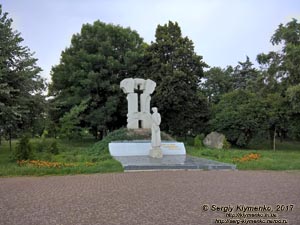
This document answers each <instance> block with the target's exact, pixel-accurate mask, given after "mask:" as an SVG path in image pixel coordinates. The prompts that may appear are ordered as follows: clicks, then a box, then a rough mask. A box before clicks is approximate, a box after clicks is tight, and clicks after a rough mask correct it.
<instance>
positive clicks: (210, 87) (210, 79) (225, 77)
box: [202, 66, 233, 103]
mask: <svg viewBox="0 0 300 225" xmlns="http://www.w3.org/2000/svg"><path fill="white" fill-rule="evenodd" d="M232 73H233V68H232V67H231V66H228V67H227V68H226V69H222V68H220V67H212V68H210V69H209V70H208V71H206V72H205V73H204V79H205V81H204V82H203V84H202V88H203V91H204V93H205V95H206V96H207V97H208V100H209V102H210V103H217V102H219V100H220V98H221V96H222V95H223V94H226V93H228V92H230V91H232V90H233V79H232Z"/></svg>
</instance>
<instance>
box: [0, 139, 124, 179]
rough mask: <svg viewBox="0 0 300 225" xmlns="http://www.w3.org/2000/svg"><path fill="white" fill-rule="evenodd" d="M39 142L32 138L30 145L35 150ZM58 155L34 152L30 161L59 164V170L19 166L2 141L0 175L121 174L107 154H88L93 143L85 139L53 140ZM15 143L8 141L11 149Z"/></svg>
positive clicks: (6, 144) (120, 168)
mask: <svg viewBox="0 0 300 225" xmlns="http://www.w3.org/2000/svg"><path fill="white" fill-rule="evenodd" d="M40 141H41V140H39V139H32V140H31V141H30V143H31V144H32V146H33V147H34V148H36V147H37V146H38V145H39V143H40ZM57 142H58V148H59V154H57V155H55V154H51V153H50V152H47V151H42V152H39V151H37V150H36V151H35V152H34V160H41V161H45V162H49V163H53V162H57V163H61V164H62V165H64V164H65V165H68V164H69V165H71V166H61V167H60V168H48V167H41V168H37V167H36V166H33V165H31V164H29V165H27V166H19V165H18V164H17V162H16V161H15V160H12V159H11V152H10V150H9V145H8V143H7V142H5V141H2V145H1V146H0V176H24V175H25V176H26V175H34V176H42V175H65V174H87V173H106V172H119V171H123V168H122V166H121V164H120V163H119V162H118V161H116V160H114V159H112V158H111V157H109V156H108V155H107V154H104V155H99V154H94V153H93V152H90V148H91V147H92V146H93V145H94V143H95V140H93V139H87V140H80V141H74V140H73V141H66V140H57ZM16 143H17V141H13V142H12V146H13V148H15V146H16Z"/></svg>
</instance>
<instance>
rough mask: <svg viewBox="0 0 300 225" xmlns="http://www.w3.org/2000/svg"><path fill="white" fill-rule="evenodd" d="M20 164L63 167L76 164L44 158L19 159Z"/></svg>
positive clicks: (38, 166) (39, 166)
mask: <svg viewBox="0 0 300 225" xmlns="http://www.w3.org/2000/svg"><path fill="white" fill-rule="evenodd" d="M17 163H18V165H19V166H32V167H37V168H62V167H73V166H76V165H75V164H74V163H60V162H48V161H42V160H18V161H17Z"/></svg>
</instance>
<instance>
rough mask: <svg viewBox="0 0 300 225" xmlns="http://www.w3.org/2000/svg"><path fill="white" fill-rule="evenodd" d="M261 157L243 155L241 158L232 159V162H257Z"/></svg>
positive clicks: (257, 155)
mask: <svg viewBox="0 0 300 225" xmlns="http://www.w3.org/2000/svg"><path fill="white" fill-rule="evenodd" d="M260 157H261V155H260V154H258V153H250V154H248V155H244V156H243V157H242V158H234V159H233V161H235V162H247V161H252V160H257V159H259V158H260Z"/></svg>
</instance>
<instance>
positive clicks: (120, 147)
mask: <svg viewBox="0 0 300 225" xmlns="http://www.w3.org/2000/svg"><path fill="white" fill-rule="evenodd" d="M120 87H121V89H122V90H123V92H124V93H125V94H127V101H128V113H127V128H129V129H139V128H147V129H151V142H150V141H144V140H133V141H114V142H111V143H109V152H110V154H111V155H112V156H114V157H122V156H147V155H148V156H150V157H153V158H162V156H163V155H185V154H186V151H185V147H184V144H183V143H181V142H176V141H163V142H162V141H161V134H160V128H159V125H160V123H161V117H160V114H159V113H158V109H157V108H155V107H154V108H152V111H153V113H152V114H151V112H150V101H151V94H152V93H153V92H154V89H155V87H156V83H155V82H154V81H152V80H150V79H147V80H144V79H139V78H135V79H133V78H127V79H124V80H122V81H121V83H120Z"/></svg>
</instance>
